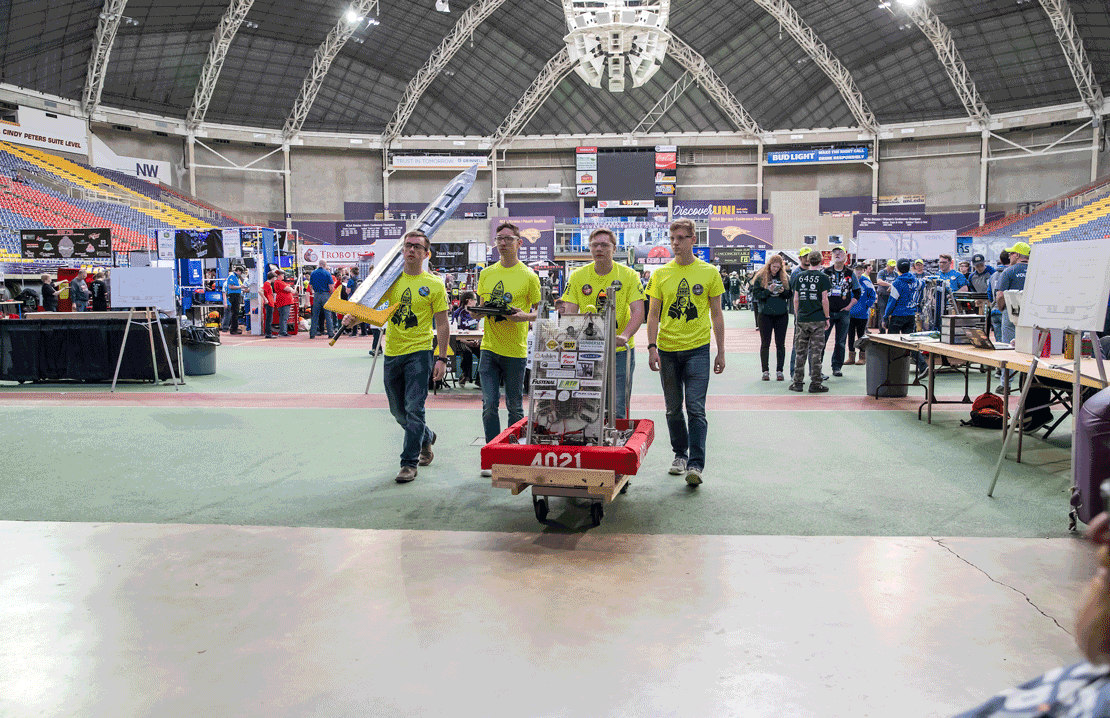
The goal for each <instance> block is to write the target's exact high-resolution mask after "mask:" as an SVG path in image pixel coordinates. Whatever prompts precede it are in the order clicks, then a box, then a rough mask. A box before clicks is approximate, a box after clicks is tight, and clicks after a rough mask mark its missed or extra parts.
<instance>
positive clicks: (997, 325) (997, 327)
mask: <svg viewBox="0 0 1110 718" xmlns="http://www.w3.org/2000/svg"><path fill="white" fill-rule="evenodd" d="M991 326H992V327H994V340H995V341H996V342H1000V341H1002V312H991Z"/></svg>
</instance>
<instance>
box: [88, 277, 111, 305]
mask: <svg viewBox="0 0 1110 718" xmlns="http://www.w3.org/2000/svg"><path fill="white" fill-rule="evenodd" d="M89 293H90V294H91V295H92V310H93V311H94V312H106V311H108V285H107V283H105V281H104V272H97V273H96V276H95V277H93V282H92V284H90V285H89Z"/></svg>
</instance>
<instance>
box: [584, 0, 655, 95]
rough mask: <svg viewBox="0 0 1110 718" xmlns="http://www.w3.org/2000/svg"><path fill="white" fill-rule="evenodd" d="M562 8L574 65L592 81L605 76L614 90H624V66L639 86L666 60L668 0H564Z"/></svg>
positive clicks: (595, 84)
mask: <svg viewBox="0 0 1110 718" xmlns="http://www.w3.org/2000/svg"><path fill="white" fill-rule="evenodd" d="M563 13H564V14H565V15H566V21H567V30H568V33H567V35H566V37H564V38H563V39H564V40H565V41H566V43H567V51H568V52H569V53H570V59H571V62H573V63H575V65H574V71H575V72H577V73H578V75H579V77H581V78H582V79H583V80H585V81H586V83H587V84H589V85H590V86H591V87H601V83H602V80H604V79H606V77H607V78H608V88H609V91H610V92H623V91H624V82H625V74H624V73H625V69H627V70H628V74H629V75H631V77H632V86H633V87H640V86H641V85H643V84H644V83H645V82H647V81H648V80H649V79H651V76H652V75H654V74H655V72H656V71H657V70H658V69H659V68H660V67H661V66H662V65H663V59H664V58H665V57H666V55H667V42H668V40H669V39H670V35H669V33H668V32H667V22H668V21H669V20H670V14H671V2H670V0H563Z"/></svg>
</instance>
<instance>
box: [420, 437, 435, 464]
mask: <svg viewBox="0 0 1110 718" xmlns="http://www.w3.org/2000/svg"><path fill="white" fill-rule="evenodd" d="M434 443H436V433H435V432H434V431H433V432H432V440H431V441H426V442H424V445H423V446H421V447H420V461H418V462H417V463H418V464H419V465H420V466H427V465H428V464H430V463H432V459H434V458H435V454H433V453H432V444H434Z"/></svg>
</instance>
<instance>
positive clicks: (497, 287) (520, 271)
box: [478, 261, 540, 359]
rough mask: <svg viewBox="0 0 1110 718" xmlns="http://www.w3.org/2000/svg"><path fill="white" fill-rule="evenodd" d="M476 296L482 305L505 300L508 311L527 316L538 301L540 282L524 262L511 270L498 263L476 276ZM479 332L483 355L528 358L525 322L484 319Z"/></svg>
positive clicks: (496, 318) (493, 318)
mask: <svg viewBox="0 0 1110 718" xmlns="http://www.w3.org/2000/svg"><path fill="white" fill-rule="evenodd" d="M478 296H479V297H480V298H481V300H482V301H483V302H486V301H496V300H498V299H505V300H506V301H507V302H508V304H509V306H510V307H517V308H518V309H520V310H521V311H522V312H529V311H531V310H532V305H534V304H538V303H539V301H540V278H539V277H537V276H536V273H535V272H533V271H532V270H531V269H529V268H528V265H526V264H525V263H524V262H519V261H518V262H517V263H516V264H514V265H513V266H511V267H505V266H503V265H502V264H501V262H497V263H496V264H491V265H490V266H488V267H486V268H485V269H483V270H482V273H481V274H479V275H478ZM482 329H483V334H482V351H484V352H487V351H488V352H493V353H494V354H500V355H501V356H503V357H510V358H516V359H523V358H525V357H526V356H528V322H510V321H509V320H508V319H505V318H504V317H486V318H485V320H484V322H483V324H482Z"/></svg>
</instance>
